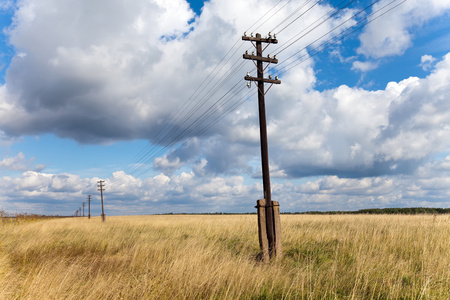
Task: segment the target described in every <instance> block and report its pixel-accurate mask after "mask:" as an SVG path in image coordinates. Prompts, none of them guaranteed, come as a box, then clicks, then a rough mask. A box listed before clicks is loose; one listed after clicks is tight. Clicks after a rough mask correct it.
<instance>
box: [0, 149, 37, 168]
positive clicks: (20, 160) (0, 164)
mask: <svg viewBox="0 0 450 300" xmlns="http://www.w3.org/2000/svg"><path fill="white" fill-rule="evenodd" d="M33 161H34V159H33V158H32V159H31V160H29V161H27V160H26V158H25V155H24V154H23V153H22V152H19V153H18V154H17V155H16V156H14V157H8V156H7V157H5V158H3V160H1V161H0V170H11V171H26V170H30V168H31V165H32V164H33ZM39 168H40V169H41V168H43V167H42V166H41V165H40V166H39Z"/></svg>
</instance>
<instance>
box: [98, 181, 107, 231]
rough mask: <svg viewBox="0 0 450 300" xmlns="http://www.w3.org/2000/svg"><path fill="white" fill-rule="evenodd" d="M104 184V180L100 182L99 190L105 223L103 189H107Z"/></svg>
mask: <svg viewBox="0 0 450 300" xmlns="http://www.w3.org/2000/svg"><path fill="white" fill-rule="evenodd" d="M104 183H105V181H104V180H99V181H98V190H99V191H100V197H101V200H102V222H105V211H104V210H103V189H104V187H105V185H104Z"/></svg>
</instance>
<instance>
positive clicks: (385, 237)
mask: <svg viewBox="0 0 450 300" xmlns="http://www.w3.org/2000/svg"><path fill="white" fill-rule="evenodd" d="M281 222H282V233H283V251H284V256H283V258H282V259H281V260H280V261H277V262H272V263H270V264H267V265H264V264H262V263H260V262H258V261H257V259H256V257H257V255H258V252H259V245H258V236H257V222H256V215H211V216H189V215H182V216H178V215H168V216H133V217H107V219H106V222H105V223H102V222H101V221H100V219H99V218H93V219H91V220H88V219H87V218H66V219H51V220H42V221H32V222H23V223H21V222H18V223H17V222H16V223H11V222H3V223H1V225H0V299H183V298H188V299H211V298H212V299H450V216H448V215H441V216H432V215H419V216H398V215H389V216H387V215H334V216H326V215H325V216H311V215H282V216H281Z"/></svg>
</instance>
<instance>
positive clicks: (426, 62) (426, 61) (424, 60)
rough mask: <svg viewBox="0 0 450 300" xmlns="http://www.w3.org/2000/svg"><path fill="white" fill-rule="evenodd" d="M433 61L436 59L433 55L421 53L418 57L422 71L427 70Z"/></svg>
mask: <svg viewBox="0 0 450 300" xmlns="http://www.w3.org/2000/svg"><path fill="white" fill-rule="evenodd" d="M435 61H436V58H434V57H433V56H431V55H423V56H422V57H421V58H420V66H421V67H422V69H423V70H424V71H428V70H430V69H431V68H432V67H433V65H434V62H435Z"/></svg>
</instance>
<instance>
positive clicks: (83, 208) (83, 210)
mask: <svg viewBox="0 0 450 300" xmlns="http://www.w3.org/2000/svg"><path fill="white" fill-rule="evenodd" d="M83 218H84V202H83Z"/></svg>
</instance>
